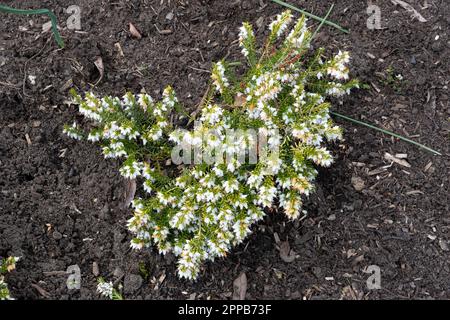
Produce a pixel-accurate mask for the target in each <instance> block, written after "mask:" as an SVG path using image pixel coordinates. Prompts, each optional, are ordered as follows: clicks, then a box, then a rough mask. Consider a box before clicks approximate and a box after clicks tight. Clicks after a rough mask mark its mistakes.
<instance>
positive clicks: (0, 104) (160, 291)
mask: <svg viewBox="0 0 450 320" xmlns="http://www.w3.org/2000/svg"><path fill="white" fill-rule="evenodd" d="M333 2H336V1H328V0H327V1H325V0H321V1H292V3H294V4H295V5H297V6H298V7H301V8H304V9H305V10H308V11H309V12H312V13H314V14H316V15H319V16H324V15H325V14H326V12H327V11H328V9H329V7H330V6H331V5H332V3H333ZM407 2H408V3H410V4H411V5H412V6H413V7H414V8H415V9H416V10H417V11H418V12H419V13H420V14H421V15H422V16H423V17H424V19H426V22H419V21H418V20H417V19H415V18H413V17H412V16H411V13H410V12H408V11H406V10H405V9H404V8H402V7H401V6H395V5H394V4H393V3H392V2H391V1H372V4H374V5H378V6H379V7H380V9H381V10H380V13H381V29H375V30H374V29H371V28H368V26H367V20H368V18H369V16H370V15H369V14H368V13H367V5H368V4H367V3H366V1H356V0H341V1H337V2H336V5H335V7H334V10H333V12H332V14H331V16H330V18H329V19H330V20H333V21H336V22H337V23H339V24H340V25H342V26H343V27H345V28H348V29H349V30H350V33H349V34H345V33H342V32H340V31H339V30H337V29H334V28H332V27H329V26H326V25H325V26H323V28H322V29H321V30H320V33H319V34H318V37H317V40H316V41H315V42H314V47H315V48H317V47H319V46H323V47H326V49H327V50H326V54H327V55H331V54H333V53H334V54H335V53H337V52H338V51H339V50H348V51H349V52H350V53H351V55H352V63H351V69H352V75H353V77H356V78H358V79H360V80H361V82H362V83H364V86H363V87H362V88H361V89H360V90H355V91H354V92H353V94H352V95H351V96H349V97H346V98H345V99H344V100H342V101H334V105H333V110H334V111H336V112H339V113H342V114H345V115H348V116H351V117H354V118H356V119H360V120H363V121H367V122H370V123H373V124H376V125H377V126H379V127H382V128H385V129H388V130H392V131H395V132H397V133H399V134H402V135H404V136H406V137H410V138H412V139H414V140H417V141H420V142H421V143H423V144H426V145H427V146H430V147H432V148H434V149H436V150H438V151H439V152H441V153H442V156H435V155H433V154H431V153H429V152H427V151H424V150H422V149H419V148H417V147H415V146H412V145H410V144H407V143H404V142H401V141H399V140H397V139H393V138H391V137H389V136H386V135H383V134H381V133H379V132H376V131H374V130H370V129H367V128H365V127H361V126H357V125H354V124H352V123H350V122H347V121H345V120H340V119H336V121H337V122H338V123H339V124H340V125H341V126H342V127H343V128H344V129H345V141H342V142H340V143H339V144H334V145H332V146H331V148H332V150H333V153H334V155H335V160H336V161H335V163H334V165H333V166H331V167H330V168H327V169H321V170H320V175H319V177H318V180H317V184H316V189H317V191H316V193H315V194H314V195H313V196H311V197H310V198H309V199H308V200H307V201H305V209H306V210H307V211H308V215H307V217H306V218H304V219H302V220H301V221H295V222H292V221H289V220H288V219H286V218H285V217H284V215H283V214H282V212H278V211H277V210H276V209H273V210H271V211H270V212H268V215H267V217H266V218H265V220H264V221H263V222H261V223H259V224H258V225H256V226H254V231H255V232H254V233H253V234H252V235H251V236H249V237H248V238H247V239H246V240H245V241H244V243H243V244H242V245H240V246H238V247H236V248H234V249H233V250H232V252H231V253H230V254H229V255H228V256H227V257H226V258H224V259H219V260H216V261H214V262H208V263H206V264H205V265H204V268H203V269H202V271H201V274H200V277H199V279H198V280H197V281H195V282H193V281H187V280H180V279H179V278H178V277H177V276H176V264H175V259H174V257H172V256H166V257H164V256H161V255H159V254H158V253H157V252H156V251H155V250H146V251H140V252H134V251H132V250H131V249H130V247H129V242H130V239H131V235H130V233H129V232H128V231H127V228H126V221H127V220H128V219H129V218H130V217H131V215H132V213H131V210H130V209H123V201H124V198H125V193H126V190H127V185H126V182H125V181H124V180H123V179H122V178H121V177H120V175H119V174H118V167H119V165H120V162H119V161H111V160H105V159H104V158H103V157H102V155H101V152H100V150H99V147H98V146H96V145H95V144H90V143H86V142H79V141H74V140H71V139H69V138H67V137H66V136H64V135H63V134H62V129H63V125H64V124H66V123H69V124H70V123H72V122H73V121H74V120H77V121H80V120H82V118H81V117H80V115H78V114H77V108H76V106H74V105H71V104H70V102H69V101H70V96H69V93H68V90H69V89H70V88H75V89H76V90H78V91H80V92H82V91H87V90H92V91H93V92H96V93H98V94H108V95H118V96H122V95H123V94H124V93H125V92H126V91H127V90H130V91H133V92H141V91H142V90H145V91H146V92H147V93H149V94H151V95H152V96H154V97H155V98H158V97H160V96H161V93H162V89H163V88H164V87H165V86H166V85H169V84H170V85H172V86H173V87H174V88H175V90H176V92H177V94H178V97H179V99H180V100H181V101H182V102H183V103H184V104H185V105H186V106H188V107H189V108H190V109H191V110H194V109H195V106H196V104H198V103H199V101H200V100H201V97H202V96H203V93H204V91H205V90H206V87H207V84H208V77H209V73H208V70H209V69H210V66H211V63H212V62H213V61H217V60H219V59H221V58H224V57H225V58H227V59H228V60H230V61H237V60H238V59H240V52H239V48H238V44H237V41H236V40H237V38H238V28H239V26H240V24H241V22H242V21H245V20H247V21H250V22H252V23H253V24H254V25H255V26H256V27H255V32H256V34H257V36H258V39H259V40H261V39H262V38H263V37H264V35H266V34H267V25H268V23H269V22H270V21H271V19H273V17H274V16H275V15H276V14H278V13H279V12H281V11H282V10H284V8H282V7H281V6H279V5H277V4H274V3H272V2H271V1H268V0H261V1H259V0H258V1H249V0H242V1H241V0H236V1H208V0H205V1H198V0H178V1H173V0H172V1H167V0H162V1H159V0H158V1H150V0H147V1H145V0H143V1H123V0H117V1H93V0H90V1H87V0H81V1H66V0H59V1H49V0H47V1H33V0H31V1H4V4H6V5H10V6H14V7H16V8H24V9H25V8H42V7H45V8H49V9H52V10H53V11H54V12H55V14H56V15H57V16H58V20H59V25H60V28H61V34H62V36H63V39H64V41H65V44H66V47H65V48H64V49H59V48H58V47H57V44H56V43H55V41H54V39H53V37H52V35H51V33H50V32H43V24H45V23H46V22H47V21H48V18H47V17H45V16H16V15H10V14H3V13H0V17H1V20H0V21H1V22H0V256H8V255H15V256H20V257H21V260H20V262H19V263H18V264H17V270H16V271H14V272H13V273H11V274H9V275H8V276H7V282H8V283H9V286H10V289H11V292H12V295H13V296H14V297H15V298H17V299H100V298H101V297H100V296H99V294H98V293H97V292H96V285H97V278H98V277H99V276H102V277H103V278H104V279H106V280H107V281H113V282H114V283H115V284H116V286H119V285H120V286H122V287H123V289H122V291H123V295H124V297H125V298H126V299H231V298H232V296H233V290H234V289H233V281H234V280H235V279H236V278H238V277H239V276H240V275H241V274H242V273H245V274H246V277H247V292H246V298H247V299H413V298H414V299H448V298H450V259H449V257H450V256H449V247H450V243H449V240H450V214H449V205H450V192H449V183H450V175H449V168H450V147H449V141H450V140H449V139H450V102H449V89H448V87H449V81H450V77H449V72H450V6H449V3H448V0H428V1H413V0H409V1H407ZM70 5H78V6H79V7H80V9H81V30H74V29H69V28H67V20H68V19H69V17H70V15H71V13H67V11H66V9H67V8H68V7H69V6H70ZM69 22H70V20H69ZM310 22H311V25H312V26H317V23H316V22H312V21H310ZM129 23H132V24H133V25H134V26H135V28H136V29H137V30H138V32H139V33H140V34H141V36H142V38H141V39H138V38H136V37H133V36H132V35H131V34H130V32H129ZM44 29H45V27H44ZM100 59H101V61H102V64H103V68H104V72H103V74H101V73H100V72H99V69H98V68H97V67H96V65H95V62H96V61H97V65H98V62H99V61H100ZM386 153H389V154H390V155H392V156H394V157H395V156H397V158H396V160H397V161H396V162H393V161H392V160H391V158H389V157H388V158H386ZM398 159H400V160H401V161H398ZM138 192H139V190H138ZM286 242H287V243H288V244H289V248H290V250H291V251H290V252H289V255H290V256H292V255H295V256H296V258H295V259H286V257H285V255H286V252H285V251H286V246H287V244H286ZM280 250H282V251H283V254H281V255H280ZM74 265H77V266H79V268H80V270H81V288H80V289H79V290H77V289H75V290H69V289H68V287H67V283H66V282H67V279H68V274H67V273H66V270H67V268H68V267H70V266H74ZM370 266H372V267H370ZM371 270H375V276H376V275H377V271H378V270H379V273H380V279H381V283H380V287H381V288H379V289H374V288H373V286H370V284H374V283H375V284H377V283H376V282H374V277H371V275H372V274H371V273H370V271H371ZM368 272H369V273H368ZM367 282H369V286H368V285H367Z"/></svg>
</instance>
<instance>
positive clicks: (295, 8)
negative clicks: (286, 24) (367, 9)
mask: <svg viewBox="0 0 450 320" xmlns="http://www.w3.org/2000/svg"><path fill="white" fill-rule="evenodd" d="M272 1H273V2H275V3H277V4H279V5H282V6H285V7H286V8H289V9H292V10H295V11H298V12H300V13H302V14H304V15H305V16H307V17H310V18H312V19H314V20H317V21H320V22H322V23H324V24H326V25H329V26H331V27H334V28H336V29H338V30H340V31H342V32H344V33H350V31H348V30H347V29H344V28H342V27H341V26H340V25H338V24H336V23H334V22H331V21H328V20H326V19H324V18H321V17H318V16H316V15H314V14H312V13H309V12H307V11H305V10H302V9H299V8H297V7H296V6H293V5H292V4H289V3H286V2H284V1H281V0H272Z"/></svg>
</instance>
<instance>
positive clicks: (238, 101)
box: [234, 94, 247, 107]
mask: <svg viewBox="0 0 450 320" xmlns="http://www.w3.org/2000/svg"><path fill="white" fill-rule="evenodd" d="M246 102H247V98H246V97H245V96H244V95H243V94H237V95H236V97H235V98H234V106H235V107H242V106H243V105H244V104H245V103H246Z"/></svg>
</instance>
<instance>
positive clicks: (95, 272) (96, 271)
mask: <svg viewBox="0 0 450 320" xmlns="http://www.w3.org/2000/svg"><path fill="white" fill-rule="evenodd" d="M92 274H93V275H94V276H96V277H98V275H99V274H100V271H99V269H98V263H97V262H95V261H94V262H93V263H92Z"/></svg>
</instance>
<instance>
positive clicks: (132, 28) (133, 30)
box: [130, 22, 142, 39]
mask: <svg viewBox="0 0 450 320" xmlns="http://www.w3.org/2000/svg"><path fill="white" fill-rule="evenodd" d="M130 33H131V35H132V36H133V37H135V38H137V39H142V35H141V34H140V32H139V31H138V30H137V29H136V27H135V26H134V25H133V24H132V23H131V22H130Z"/></svg>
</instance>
